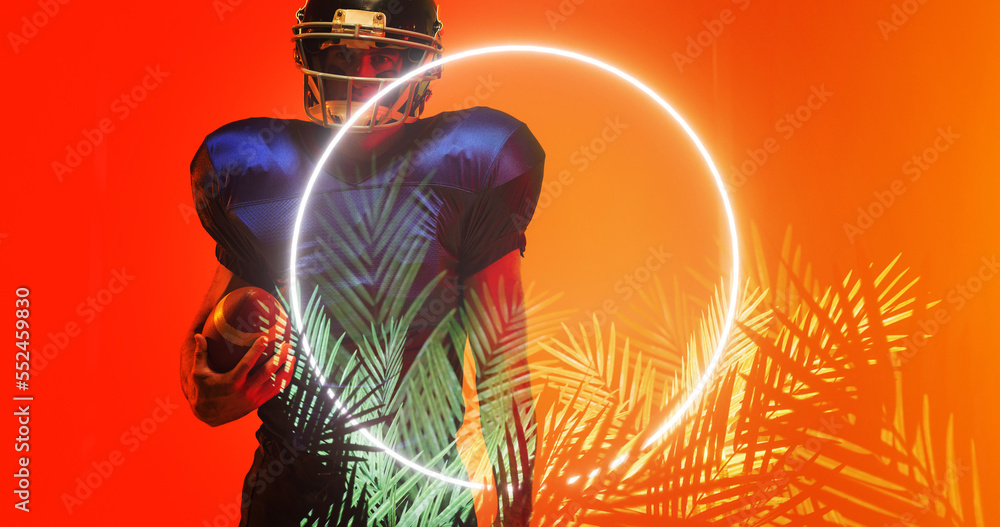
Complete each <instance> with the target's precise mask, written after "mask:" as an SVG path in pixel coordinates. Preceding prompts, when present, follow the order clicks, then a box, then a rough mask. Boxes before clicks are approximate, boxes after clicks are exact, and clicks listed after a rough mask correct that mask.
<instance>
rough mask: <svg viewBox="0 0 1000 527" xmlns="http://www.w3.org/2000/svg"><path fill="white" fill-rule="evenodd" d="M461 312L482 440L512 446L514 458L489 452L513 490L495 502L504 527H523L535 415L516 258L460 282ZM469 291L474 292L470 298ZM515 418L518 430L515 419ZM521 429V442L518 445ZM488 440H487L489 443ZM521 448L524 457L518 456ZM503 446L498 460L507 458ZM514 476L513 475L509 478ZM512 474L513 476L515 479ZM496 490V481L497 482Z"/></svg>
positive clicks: (505, 491) (528, 502)
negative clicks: (473, 369) (501, 466)
mask: <svg viewBox="0 0 1000 527" xmlns="http://www.w3.org/2000/svg"><path fill="white" fill-rule="evenodd" d="M463 290H464V292H463V295H462V296H463V298H462V308H463V310H464V312H465V315H464V317H463V320H465V321H466V330H467V331H468V334H469V345H470V348H471V349H472V352H473V356H474V357H475V359H476V388H477V392H478V395H479V402H480V420H481V426H482V430H483V436H484V437H487V438H489V437H493V438H501V439H500V444H501V445H505V443H506V440H505V439H503V438H504V437H505V436H506V434H510V437H511V438H512V440H513V441H514V444H515V447H514V450H515V452H516V454H515V455H516V458H515V459H514V460H510V459H498V458H497V454H498V453H497V452H496V451H494V450H492V449H491V451H490V452H489V455H490V461H491V463H492V464H493V467H494V472H495V473H494V478H495V479H494V481H496V477H497V476H498V474H499V473H498V472H496V467H497V466H498V463H501V462H502V463H503V464H504V465H505V467H504V472H505V473H506V474H507V475H508V476H507V480H508V481H507V484H508V485H513V484H514V481H515V479H516V481H517V485H516V487H515V488H514V489H512V492H511V489H505V488H502V487H501V488H499V489H498V492H497V498H498V501H499V505H500V508H501V511H504V512H502V514H503V516H504V519H503V525H505V526H509V525H527V524H528V518H529V517H530V514H531V501H532V487H531V483H532V480H531V476H532V472H533V470H534V461H535V452H534V447H535V441H534V436H535V412H534V404H533V399H532V394H531V376H530V373H529V371H528V359H527V353H526V349H525V336H526V321H527V320H526V316H525V312H524V291H523V286H522V284H521V256H520V254H519V251H518V250H514V251H511V252H510V253H508V254H507V255H505V256H503V257H501V258H500V259H499V260H497V261H496V262H494V263H492V264H491V265H489V266H488V267H486V268H485V269H483V270H482V271H479V272H477V273H475V274H473V275H471V276H469V277H467V278H465V279H464V280H463ZM470 291H475V294H472V293H471V292H470ZM515 408H516V409H517V413H518V415H519V420H520V427H518V426H517V424H516V423H517V422H518V421H516V420H515V419H514V414H513V412H514V409H515ZM518 428H520V429H521V430H523V431H524V432H525V433H524V436H525V443H524V444H523V445H522V444H519V439H518V437H519V435H520V432H519V431H518ZM490 442H491V441H487V444H489V443H490ZM522 448H523V449H524V451H526V452H527V457H526V458H525V456H524V455H522V453H521V451H522ZM506 450H507V449H506V447H503V448H502V458H506V457H507V452H506ZM512 471H513V474H512ZM514 474H516V476H514ZM497 484H498V486H499V482H497Z"/></svg>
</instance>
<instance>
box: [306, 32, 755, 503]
mask: <svg viewBox="0 0 1000 527" xmlns="http://www.w3.org/2000/svg"><path fill="white" fill-rule="evenodd" d="M508 52H525V53H541V54H545V55H556V56H559V57H564V58H569V59H575V60H577V61H580V62H584V63H587V64H590V65H592V66H596V67H598V68H600V69H603V70H604V71H607V72H609V73H613V74H615V75H617V76H618V77H619V78H621V79H623V80H626V81H628V82H629V83H631V84H632V85H633V86H635V87H636V88H638V89H639V90H640V91H642V92H643V93H645V94H646V95H648V96H649V97H650V98H651V99H653V100H654V101H656V102H657V103H658V104H659V105H660V106H661V107H662V108H663V109H664V110H666V112H667V113H668V114H669V115H670V116H671V117H673V119H674V120H675V121H676V122H677V124H679V125H680V126H681V128H682V129H683V130H684V132H685V133H687V135H688V137H689V138H690V139H691V141H692V142H693V143H694V145H695V147H697V149H698V152H699V153H701V156H702V158H703V159H704V160H705V164H706V165H708V168H709V170H710V171H711V172H712V177H713V178H714V179H715V184H716V186H717V187H718V190H719V195H720V197H721V198H722V203H723V205H724V206H725V209H726V218H727V219H728V222H729V233H730V238H731V245H732V247H731V249H732V255H733V268H732V278H731V279H732V285H731V288H730V292H729V298H730V300H729V306H728V307H727V309H726V320H725V323H724V324H723V326H722V335H721V337H720V338H719V341H718V346H717V347H716V349H715V352H714V353H713V354H712V360H711V361H710V362H709V363H708V365H707V366H706V367H705V371H704V373H702V376H701V379H700V380H699V382H698V384H697V385H696V386H695V387H694V389H692V390H691V391H690V393H689V394H688V396H687V398H686V399H685V400H684V402H683V403H682V404H681V405H680V406H678V407H677V408H676V409H675V410H674V412H673V413H672V414H671V415H670V417H669V418H668V419H667V420H666V422H664V423H663V425H661V426H660V427H659V428H657V429H656V431H655V432H654V433H653V434H652V435H651V436H650V437H649V439H647V440H646V441H645V442H644V443H643V445H642V448H643V449H645V448H647V447H648V446H649V445H651V444H653V443H655V442H656V441H658V440H659V439H660V438H662V437H663V436H664V435H665V434H666V433H667V432H669V431H670V430H671V429H673V428H674V427H675V426H677V424H678V423H679V422H680V420H681V419H682V418H683V417H684V415H685V414H686V413H687V411H688V410H689V409H690V408H691V405H692V404H694V401H695V399H696V398H697V397H698V396H699V395H701V392H703V391H704V390H705V387H706V386H707V385H708V383H709V381H710V380H711V379H712V377H713V374H714V373H715V369H716V368H717V367H718V365H719V362H720V361H721V360H722V356H723V354H724V351H725V347H726V344H727V343H728V337H729V333H730V332H731V331H732V328H733V324H734V322H735V319H736V306H737V304H738V299H739V276H740V252H739V237H738V233H737V229H736V218H735V216H734V214H733V208H732V205H731V203H730V202H729V195H728V194H727V193H726V188H725V185H724V184H723V182H722V176H721V175H720V174H719V169H718V168H716V166H715V162H714V161H713V160H712V156H711V155H710V154H709V153H708V149H706V148H705V145H704V144H703V143H702V142H701V139H699V138H698V135H697V134H695V133H694V130H692V129H691V126H690V125H688V123H687V121H685V120H684V118H683V117H681V115H680V114H679V113H677V111H676V110H674V108H673V107H672V106H670V104H669V103H667V101H665V100H664V99H663V98H662V97H660V96H659V95H657V94H656V92H654V91H653V90H652V89H650V88H649V87H648V86H646V85H645V84H643V83H641V82H639V81H638V80H637V79H635V78H634V77H632V76H631V75H629V74H627V73H625V72H623V71H621V70H620V69H618V68H616V67H614V66H611V65H609V64H605V63H604V62H601V61H599V60H597V59H594V58H591V57H587V56H585V55H581V54H579V53H574V52H572V51H565V50H561V49H557V48H549V47H542V46H532V45H516V44H515V45H505V46H491V47H485V48H479V49H473V50H469V51H463V52H461V53H456V54H454V55H449V56H447V57H441V58H440V59H438V60H435V61H433V62H431V63H428V64H426V65H424V66H421V67H419V68H417V69H414V70H412V71H410V72H409V73H407V74H406V75H404V76H402V77H400V78H398V79H396V81H394V82H393V83H392V84H389V85H388V86H386V87H385V88H383V89H382V90H380V91H379V92H378V93H377V94H376V95H375V96H374V97H373V98H372V99H370V100H369V101H367V102H366V103H365V104H364V105H363V106H362V107H361V108H360V109H359V110H358V111H357V112H354V114H353V115H352V116H351V118H350V119H348V120H347V122H346V123H344V124H343V125H342V127H341V129H340V131H339V132H337V135H336V136H334V138H333V140H332V141H331V142H330V144H329V145H328V146H327V147H326V150H325V151H324V152H323V155H322V156H321V157H320V159H319V161H318V162H317V163H316V169H315V170H314V171H313V173H312V176H311V177H310V178H309V183H308V184H307V185H306V189H305V192H304V194H303V196H302V203H301V204H300V205H299V212H298V214H297V215H296V217H295V228H294V230H293V232H292V247H291V260H290V262H291V269H292V271H291V279H290V289H291V299H290V301H291V307H292V315H293V316H294V322H295V326H296V329H298V330H299V331H301V330H302V326H303V321H302V310H301V308H300V306H299V303H300V298H299V294H298V287H297V284H298V277H297V276H296V273H295V263H296V261H297V260H298V246H299V234H300V231H301V228H302V219H303V217H304V216H305V212H306V207H307V205H308V202H309V196H310V194H312V190H313V187H314V186H315V184H316V180H317V179H318V178H319V175H320V172H321V171H322V169H323V166H325V165H326V163H327V161H328V160H329V159H330V156H331V155H332V154H333V150H334V148H336V146H337V144H338V143H340V141H341V139H343V137H344V135H345V134H347V133H348V130H349V129H350V128H351V127H352V126H353V125H354V124H355V123H356V122H357V121H358V119H359V118H360V117H361V116H363V115H364V114H365V112H367V111H368V110H370V109H371V108H372V106H374V105H375V104H376V103H378V101H379V100H381V99H382V97H384V96H385V95H386V94H388V93H390V92H392V91H393V90H395V89H396V88H398V87H400V86H401V85H403V84H404V83H406V82H407V81H408V80H410V79H412V78H413V77H416V76H419V75H421V74H423V73H424V72H426V71H427V70H430V69H433V68H437V67H439V66H443V65H444V64H448V63H449V62H456V61H459V60H462V59H465V58H469V57H475V56H479V55H487V54H492V53H508ZM302 344H303V349H304V350H305V352H306V355H307V358H308V360H309V364H310V366H312V368H313V373H315V374H316V376H317V377H318V378H320V379H323V375H322V372H321V371H320V369H319V365H318V364H317V362H316V359H315V357H314V356H313V355H312V353H310V350H309V343H308V342H307V341H306V339H303V340H302ZM327 394H328V395H329V396H330V398H331V399H332V400H333V402H334V406H336V407H337V409H338V410H340V412H341V413H343V414H346V410H345V408H344V406H343V404H342V403H341V402H340V400H338V399H337V396H336V394H334V392H333V390H330V389H327ZM349 422H350V423H351V424H352V425H357V424H358V423H357V421H356V420H355V419H353V418H350V417H349ZM360 432H361V434H362V435H363V436H364V437H365V438H366V439H368V440H369V441H371V442H372V443H373V444H374V445H375V446H376V447H378V448H379V449H381V450H382V451H384V452H385V453H386V454H388V455H389V456H390V457H392V458H393V459H395V460H396V461H399V462H400V463H402V464H403V465H404V466H406V467H409V468H411V469H413V470H415V471H417V472H420V473H422V474H424V475H427V476H430V477H432V478H435V479H438V480H441V481H444V482H447V483H452V484H454V485H458V486H461V487H466V488H472V489H485V488H486V486H485V485H483V484H480V483H472V482H469V481H463V480H460V479H457V478H453V477H450V476H446V475H444V474H440V473H438V472H435V471H433V470H430V469H428V468H426V467H423V466H421V465H418V464H416V463H414V462H413V461H411V460H409V459H407V458H406V457H404V456H402V455H401V454H399V453H398V452H396V451H394V450H393V449H391V448H389V447H388V446H386V445H385V444H383V443H382V442H381V441H379V440H377V439H375V437H373V436H372V435H371V434H370V433H368V430H366V429H364V428H361V429H360ZM625 460H626V458H625V456H622V457H619V458H618V459H615V460H614V461H613V462H612V463H611V468H615V467H617V466H618V465H621V464H622V463H624V462H625ZM596 473H597V471H596V470H595V471H594V472H591V476H593V475H595V474H596ZM577 479H579V476H573V477H571V478H569V482H570V483H572V482H574V481H576V480H577Z"/></svg>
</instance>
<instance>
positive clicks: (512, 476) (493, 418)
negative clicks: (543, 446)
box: [480, 386, 536, 527]
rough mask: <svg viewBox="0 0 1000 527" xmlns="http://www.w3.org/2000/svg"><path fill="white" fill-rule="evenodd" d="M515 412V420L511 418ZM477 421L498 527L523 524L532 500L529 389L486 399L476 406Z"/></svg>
mask: <svg viewBox="0 0 1000 527" xmlns="http://www.w3.org/2000/svg"><path fill="white" fill-rule="evenodd" d="M487 397H488V396H487ZM515 409H516V412H517V414H518V418H517V419H515V418H514V412H515ZM480 421H481V426H482V429H483V437H484V438H486V444H487V447H488V455H489V459H490V466H491V467H492V469H493V481H494V483H495V485H496V487H497V489H496V490H497V502H498V506H499V508H500V511H499V512H500V516H501V518H502V523H501V525H503V526H504V527H510V526H521V525H527V524H528V519H529V518H530V516H531V507H532V500H533V493H532V479H533V478H532V475H533V472H534V467H535V447H536V422H535V412H534V401H533V400H532V398H531V391H530V386H529V387H528V389H527V390H524V389H521V390H515V391H514V392H513V393H511V392H509V391H508V392H507V393H506V394H504V396H502V397H494V398H492V399H489V398H488V400H487V401H486V402H485V403H481V404H480ZM508 438H509V439H508ZM501 467H503V468H502V469H501ZM501 474H502V475H501Z"/></svg>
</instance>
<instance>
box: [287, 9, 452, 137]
mask: <svg viewBox="0 0 1000 527" xmlns="http://www.w3.org/2000/svg"><path fill="white" fill-rule="evenodd" d="M295 17H296V19H297V21H298V22H297V23H296V24H295V25H294V26H293V27H292V32H293V34H294V36H293V37H292V42H293V43H294V46H295V50H294V54H295V64H296V66H298V68H299V69H300V70H301V71H302V73H303V76H304V77H303V95H304V100H303V104H304V106H305V110H306V115H308V117H309V119H310V120H311V121H313V122H315V123H318V124H322V125H323V126H326V127H329V128H337V127H340V126H342V125H343V124H344V123H346V122H347V120H348V119H349V118H350V117H351V116H352V115H353V114H354V112H355V111H356V110H357V109H358V108H360V107H361V106H362V105H363V104H364V103H365V102H367V101H368V100H370V99H371V98H372V97H373V96H374V95H375V94H376V93H378V92H379V91H381V90H382V88H384V87H385V86H387V85H389V84H391V83H392V82H393V81H395V80H396V79H398V78H399V77H400V76H402V75H403V74H405V73H406V72H407V71H410V70H411V69H413V68H416V67H420V66H423V65H426V64H429V63H430V62H433V61H434V60H437V59H439V58H440V57H441V55H442V52H443V49H444V48H443V47H442V45H441V38H440V33H441V28H442V27H443V25H442V24H441V21H440V20H438V9H437V6H436V5H435V3H434V0H307V2H306V5H305V6H303V7H302V9H299V11H298V12H297V13H296V15H295ZM439 78H441V71H440V68H433V69H431V70H428V71H426V72H424V73H423V74H421V75H418V76H416V77H414V78H413V79H410V80H409V81H408V82H406V83H405V84H403V85H401V86H400V87H399V88H398V89H396V90H394V91H393V92H392V93H388V94H386V95H385V96H384V97H382V99H381V100H379V102H378V103H377V104H375V105H374V106H373V107H372V108H371V109H370V110H368V111H367V112H366V113H365V115H364V116H363V117H361V118H360V119H359V120H358V121H357V122H356V124H355V125H354V126H352V127H351V130H349V131H350V132H368V131H374V130H380V129H387V128H393V127H395V126H399V125H401V124H403V123H405V122H412V121H415V120H416V119H417V118H418V117H419V116H420V113H421V112H422V111H423V108H424V104H425V103H426V101H427V98H428V96H430V93H431V92H430V89H429V85H430V83H431V81H433V80H437V79H439Z"/></svg>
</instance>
